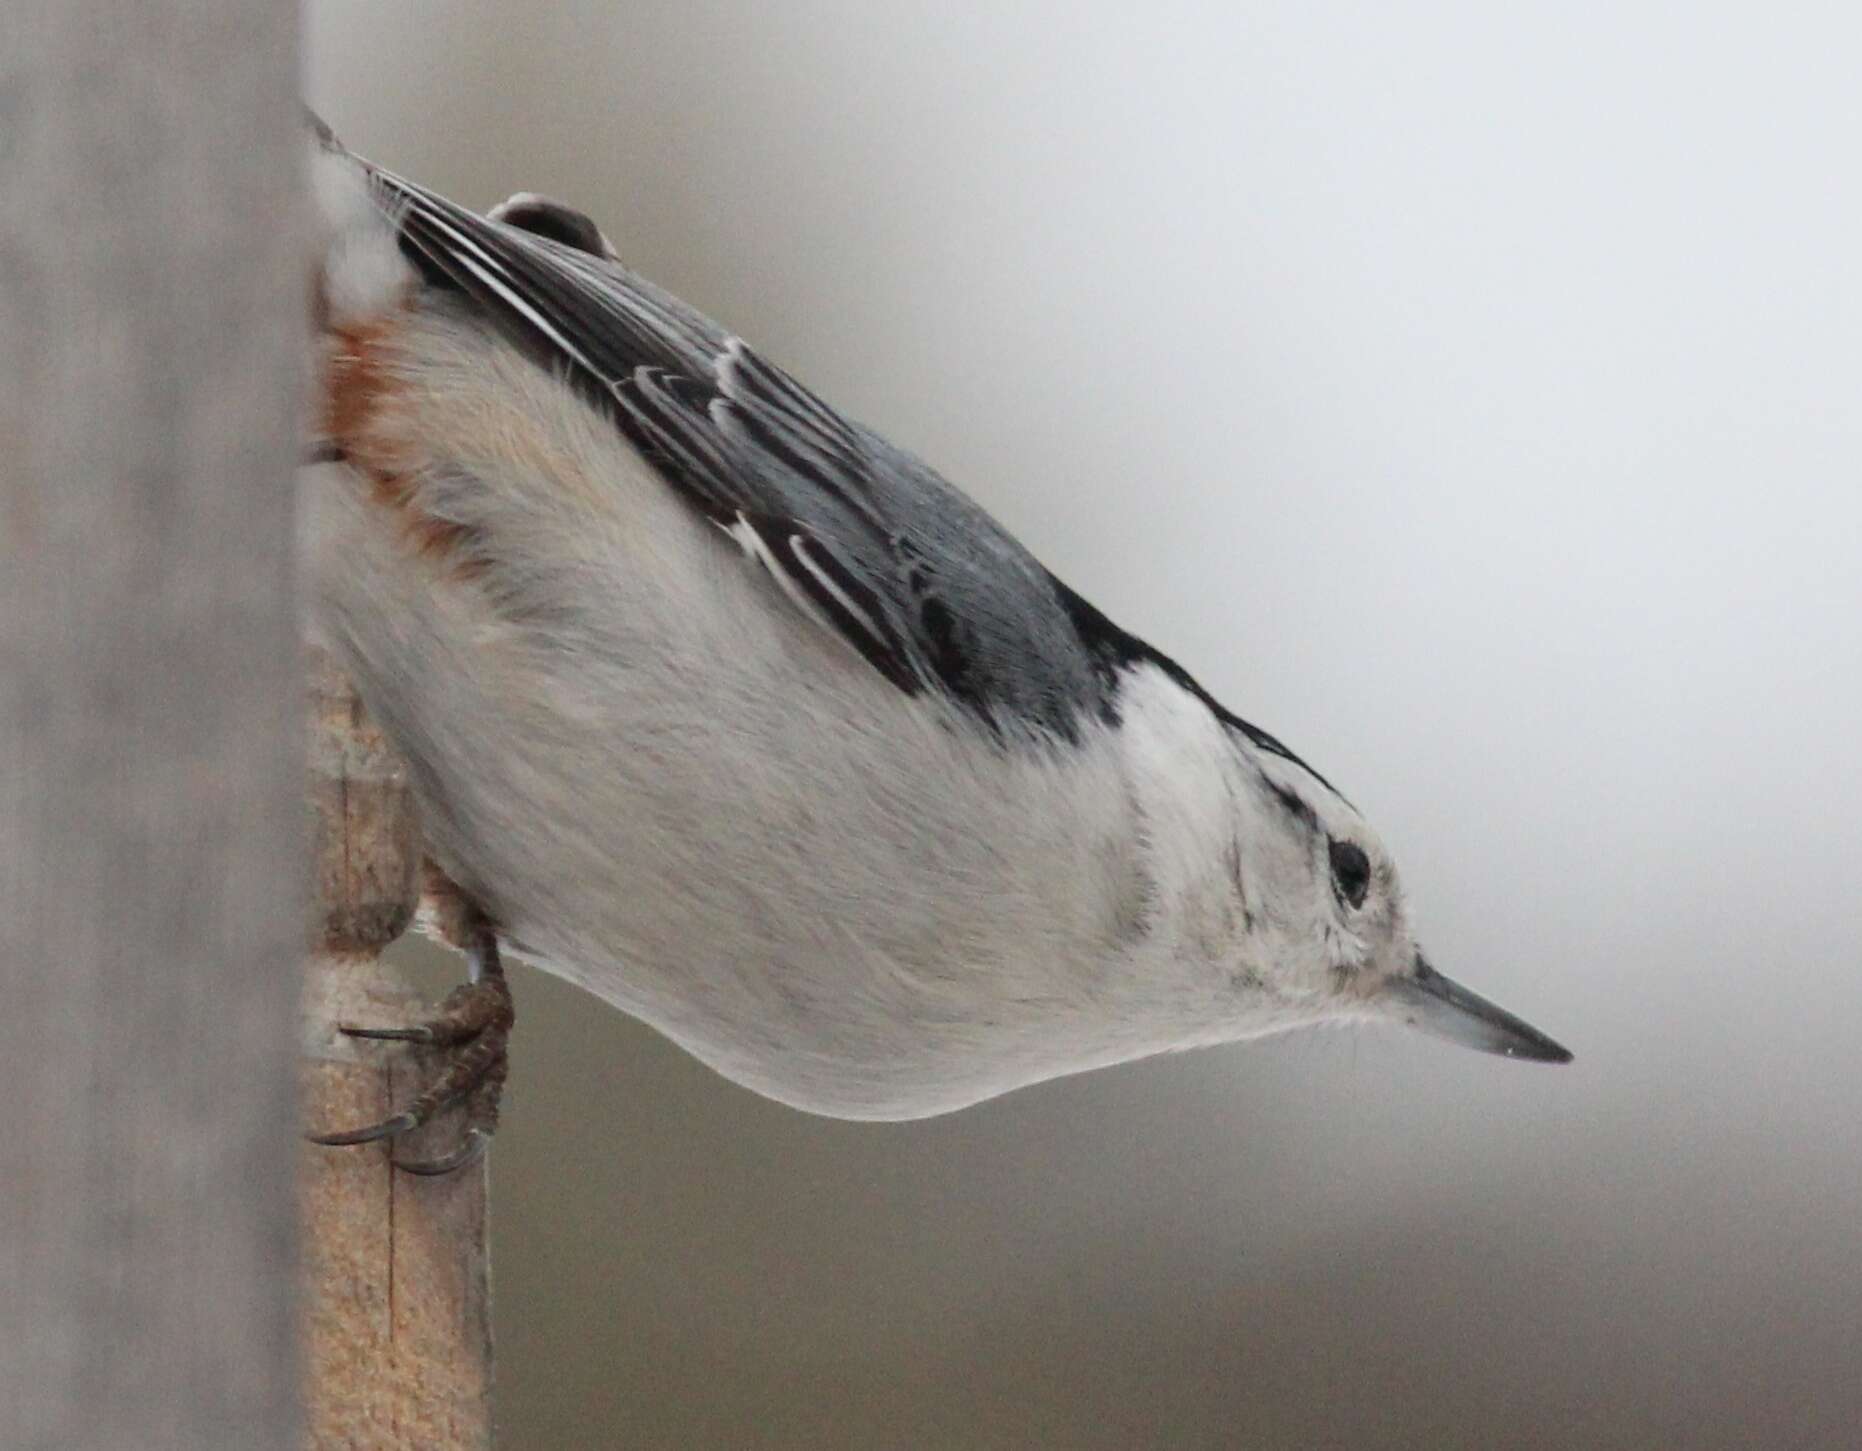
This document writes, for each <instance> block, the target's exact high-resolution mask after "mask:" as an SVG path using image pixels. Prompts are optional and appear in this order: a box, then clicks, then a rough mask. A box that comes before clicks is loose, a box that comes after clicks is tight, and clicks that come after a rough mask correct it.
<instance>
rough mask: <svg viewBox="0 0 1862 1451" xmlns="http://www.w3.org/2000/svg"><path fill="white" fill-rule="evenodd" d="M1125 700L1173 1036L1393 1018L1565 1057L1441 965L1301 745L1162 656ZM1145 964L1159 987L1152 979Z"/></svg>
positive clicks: (1204, 1039) (1524, 1051)
mask: <svg viewBox="0 0 1862 1451" xmlns="http://www.w3.org/2000/svg"><path fill="white" fill-rule="evenodd" d="M1122 704H1123V705H1124V707H1125V711H1124V717H1123V719H1124V740H1125V744H1126V748H1127V754H1126V761H1127V768H1128V771H1129V780H1130V784H1131V788H1132V791H1133V803H1134V806H1135V808H1136V810H1137V811H1138V813H1139V815H1140V817H1141V818H1142V826H1141V829H1140V833H1139V835H1140V837H1141V839H1142V840H1143V841H1144V843H1145V849H1144V853H1143V856H1144V861H1145V877H1146V883H1147V885H1146V897H1147V900H1148V901H1149V902H1150V903H1151V904H1152V906H1153V907H1154V908H1155V909H1156V910H1155V911H1154V912H1153V913H1152V914H1151V921H1152V923H1153V925H1154V928H1155V932H1154V935H1153V936H1152V938H1151V940H1152V942H1153V944H1154V945H1155V946H1157V947H1159V948H1161V949H1162V950H1163V954H1164V959H1163V960H1164V962H1165V963H1167V964H1171V965H1172V966H1171V967H1170V969H1169V970H1170V971H1172V972H1173V973H1174V974H1175V976H1174V978H1173V981H1175V983H1176V984H1177V986H1178V987H1179V988H1181V989H1182V991H1181V992H1180V993H1172V994H1163V995H1160V996H1161V997H1162V998H1164V999H1165V1001H1166V1003H1167V1004H1168V1006H1166V1008H1165V1011H1166V1013H1167V1014H1168V1015H1169V1016H1168V1019H1167V1021H1166V1023H1165V1030H1166V1032H1167V1033H1174V1034H1176V1038H1175V1041H1177V1042H1178V1043H1181V1044H1183V1045H1186V1046H1187V1045H1189V1044H1192V1043H1199V1042H1200V1043H1210V1042H1226V1041H1233V1040H1234V1039H1236V1038H1246V1037H1255V1036H1258V1035H1260V1034H1263V1033H1271V1032H1275V1031H1278V1030H1279V1029H1282V1028H1293V1027H1299V1026H1302V1025H1304V1024H1310V1023H1341V1022H1353V1021H1357V1022H1375V1021H1384V1022H1398V1023H1406V1024H1409V1025H1410V1026H1413V1027H1416V1028H1420V1029H1422V1030H1423V1031H1424V1032H1427V1033H1432V1034H1434V1035H1436V1036H1437V1037H1441V1038H1446V1039H1448V1040H1450V1041H1451V1042H1455V1043H1460V1044H1463V1045H1465V1046H1467V1047H1470V1048H1478V1049H1481V1050H1482V1051H1484V1052H1488V1053H1498V1054H1501V1055H1503V1056H1505V1057H1509V1058H1524V1059H1529V1060H1533V1061H1537V1062H1541V1063H1564V1062H1567V1061H1569V1059H1570V1057H1571V1055H1570V1054H1569V1053H1567V1052H1566V1051H1565V1050H1564V1049H1563V1048H1561V1047H1560V1046H1559V1045H1558V1044H1556V1043H1554V1042H1553V1041H1552V1040H1551V1039H1550V1038H1548V1037H1546V1036H1545V1035H1544V1034H1543V1033H1541V1032H1539V1031H1538V1030H1537V1029H1535V1028H1532V1027H1529V1026H1528V1025H1527V1024H1525V1023H1523V1022H1521V1021H1520V1020H1519V1019H1518V1018H1516V1017H1514V1016H1513V1015H1512V1014H1511V1013H1508V1012H1506V1011H1504V1010H1503V1009H1501V1008H1499V1007H1496V1006H1495V1005H1494V1004H1492V1003H1490V1002H1488V1001H1487V1000H1486V999H1485V998H1482V997H1480V996H1478V995H1476V994H1475V993H1472V992H1469V991H1468V990H1467V989H1466V988H1464V987H1462V986H1461V985H1460V984H1459V983H1456V982H1454V981H1452V980H1451V979H1449V978H1447V977H1444V976H1443V975H1442V974H1441V973H1439V972H1437V971H1436V970H1435V969H1434V968H1433V967H1431V966H1430V965H1429V962H1428V960H1427V959H1426V958H1425V957H1424V956H1423V953H1422V950H1421V948H1420V947H1419V946H1418V944H1417V941H1416V935H1415V933H1414V931H1413V930H1412V929H1411V926H1410V917H1409V907H1408V903H1407V901H1406V899H1405V897H1404V894H1403V885H1402V880H1401V878H1400V877H1399V876H1398V874H1397V869H1396V864H1395V863H1394V862H1393V861H1392V860H1391V857H1390V853H1389V852H1388V851H1387V850H1386V849H1385V847H1384V844H1383V842H1382V841H1381V840H1380V839H1379V837H1378V835H1377V833H1376V832H1375V831H1373V830H1372V829H1371V826H1370V823H1368V822H1367V821H1366V820H1365V819H1364V817H1363V816H1362V815H1360V814H1359V812H1358V810H1357V808H1356V807H1354V806H1353V805H1352V804H1351V803H1350V802H1349V801H1347V800H1346V799H1345V797H1344V796H1342V795H1341V794H1340V793H1339V792H1338V791H1337V790H1335V789H1334V788H1333V787H1332V785H1331V783H1330V782H1328V781H1327V780H1326V779H1325V778H1324V777H1323V776H1321V775H1320V774H1319V773H1318V772H1317V771H1315V770H1313V769H1312V768H1311V767H1310V766H1308V765H1306V763H1305V762H1303V761H1302V760H1300V758H1299V757H1298V756H1296V755H1295V754H1294V753H1293V752H1292V751H1290V750H1288V749H1287V748H1286V747H1285V746H1284V745H1282V744H1281V743H1280V742H1279V741H1277V740H1275V739H1274V738H1273V737H1272V736H1270V735H1268V734H1267V733H1266V732H1265V731H1262V730H1260V729H1258V728H1256V727H1254V726H1252V725H1249V724H1248V723H1247V722H1246V721H1243V720H1241V719H1240V718H1239V717H1237V716H1235V715H1233V714H1231V713H1230V712H1228V711H1227V710H1225V709H1223V708H1222V707H1221V706H1220V705H1218V704H1217V703H1216V702H1215V701H1214V699H1213V698H1211V697H1210V696H1209V695H1208V693H1207V692H1206V691H1204V690H1203V689H1202V688H1201V687H1200V686H1198V685H1197V684H1196V683H1195V681H1194V680H1192V679H1191V678H1190V677H1189V676H1188V675H1187V674H1185V673H1184V672H1183V671H1181V670H1178V669H1177V668H1176V667H1175V666H1173V665H1171V664H1170V663H1169V662H1168V661H1163V660H1161V659H1160V660H1158V661H1157V662H1156V663H1155V664H1154V665H1153V666H1152V668H1150V669H1147V670H1140V671H1136V672H1134V673H1133V675H1132V676H1131V677H1130V679H1129V681H1128V683H1127V687H1126V690H1125V693H1124V695H1123V697H1122ZM1138 970H1139V986H1140V987H1141V988H1142V989H1143V990H1144V991H1145V992H1146V993H1152V992H1154V991H1155V986H1156V982H1157V979H1156V978H1155V977H1152V976H1151V975H1150V974H1151V972H1152V971H1153V969H1152V968H1147V967H1145V966H1144V965H1143V964H1140V965H1139V969H1138ZM1196 1024H1200V1025H1201V1026H1200V1028H1198V1027H1195V1026H1193V1025H1196Z"/></svg>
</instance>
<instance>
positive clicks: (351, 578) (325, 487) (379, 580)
mask: <svg viewBox="0 0 1862 1451" xmlns="http://www.w3.org/2000/svg"><path fill="white" fill-rule="evenodd" d="M399 347H400V357H401V362H400V364H399V366H398V368H397V375H398V377H399V378H400V381H401V384H402V385H403V388H404V390H405V392H404V395H403V396H404V397H405V399H406V400H407V401H406V403H405V404H404V405H403V406H400V407H398V409H397V411H395V412H394V413H393V415H392V417H391V418H389V419H388V420H387V421H385V422H384V423H382V424H381V425H380V429H379V430H378V432H379V433H380V434H381V435H383V436H381V437H378V438H377V440H376V442H377V443H379V444H381V446H382V447H383V448H384V449H388V448H389V447H390V445H391V446H392V451H393V452H395V455H396V457H398V458H400V459H402V460H407V459H412V460H415V461H416V465H417V466H416V467H415V468H413V469H412V470H411V472H410V475H409V477H411V478H412V480H413V486H414V494H413V496H412V505H411V506H412V507H414V508H416V509H418V510H420V511H424V513H425V514H426V515H428V516H431V517H433V518H436V519H439V520H443V521H444V522H445V523H446V524H447V525H448V526H449V527H452V528H454V529H455V530H456V531H458V537H459V538H460V539H464V540H469V541H473V544H472V545H471V547H472V548H475V549H477V550H478V552H479V554H480V555H481V556H482V557H481V558H478V559H477V561H476V562H475V563H472V562H468V561H462V560H456V559H448V558H447V557H445V556H444V554H441V555H439V556H437V557H436V556H435V555H434V554H433V553H432V552H431V551H429V552H428V553H425V554H422V553H419V552H416V551H414V550H412V549H411V548H410V547H409V545H408V542H407V536H406V533H405V531H404V530H403V529H402V528H400V527H399V526H398V525H397V523H396V520H395V518H394V516H393V515H392V513H391V512H390V511H389V510H387V509H385V508H384V507H383V506H382V505H381V504H380V503H378V502H376V501H375V500H374V499H372V498H371V497H370V491H369V489H368V487H367V486H366V485H365V484H364V483H363V481H362V480H361V479H360V478H359V477H358V476H357V475H356V474H354V473H352V472H351V471H350V470H349V469H347V468H343V467H336V468H322V469H317V470H311V471H307V474H306V480H305V486H306V493H307V498H306V509H305V514H306V517H307V519H308V520H309V522H310V533H309V537H308V543H309V556H310V573H311V577H312V580H313V583H314V587H315V602H316V616H317V621H318V624H319V626H320V628H321V630H322V631H323V633H325V634H326V635H327V637H328V638H329V640H330V642H331V643H332V645H333V646H334V647H335V648H336V649H337V650H338V651H339V652H340V654H341V655H342V657H343V658H344V659H345V660H346V662H347V664H348V665H349V667H350V669H351V670H352V672H353V673H354V675H355V678H356V680H357V683H358V686H359V688H360V689H361V691H362V693H363V696H364V698H365V699H366V700H367V701H368V703H369V705H370V708H371V709H372V710H373V711H374V712H375V713H376V714H377V715H378V717H379V718H380V719H381V720H382V722H383V724H384V726H385V727H386V728H387V729H388V730H389V731H390V733H391V734H392V735H393V736H394V737H395V739H396V740H397V741H398V742H399V743H400V744H401V746H402V747H403V749H404V750H405V751H406V752H407V753H408V755H409V757H410V758H411V760H412V764H413V766H414V771H415V778H416V783H417V789H418V792H419V795H420V797H421V801H422V805H423V808H424V810H425V814H426V829H427V832H428V836H429V844H430V849H431V850H432V852H433V853H434V855H435V856H436V858H437V859H438V860H440V862H441V863H442V865H444V866H445V867H446V868H447V869H448V870H449V871H450V872H451V873H452V874H453V875H454V876H455V877H456V878H457V879H458V880H459V881H460V883H461V885H462V886H464V887H466V888H467V889H468V890H469V891H471V892H473V893H475V894H476V895H477V896H479V897H480V899H481V900H482V901H483V902H484V903H485V904H486V905H487V906H488V907H489V908H490V910H491V911H492V912H493V914H494V915H495V916H496V917H497V918H498V919H499V920H500V921H501V922H502V923H503V924H504V925H505V927H506V929H507V931H508V932H509V934H510V936H511V938H512V939H513V940H514V941H515V942H516V943H518V944H520V945H521V946H523V947H525V948H527V949H529V950H530V951H531V952H532V953H534V954H535V955H536V956H537V957H538V959H539V960H541V961H542V962H543V963H544V964H545V965H547V966H549V967H551V968H552V969H553V970H555V971H557V972H559V973H561V974H562V975H563V976H565V977H568V978H570V979H572V980H573V981H576V982H578V983H580V984H582V985H583V986H585V987H587V988H589V989H590V990H591V991H593V992H595V993H597V994H598V995H600V996H601V997H603V998H605V999H607V1000H608V1001H609V1002H612V1003H614V1004H616V1005H618V1006H620V1007H622V1008H624V1009H626V1010H627V1011H629V1012H632V1013H635V1014H637V1015H638V1016H640V1017H642V1018H644V1019H646V1020H647V1021H648V1022H650V1023H653V1024H654V1025H655V1026H657V1027H659V1028H660V1029H662V1030H663V1031H664V1032H666V1033H667V1034H668V1035H670V1036H671V1037H673V1038H674V1039H676V1040H677V1041H679V1042H680V1043H682V1044H684V1045H685V1046H686V1047H688V1048H689V1049H690V1050H691V1051H692V1052H694V1053H695V1054H697V1055H698V1056H699V1057H701V1058H703V1059H704V1060H705V1061H707V1062H709V1063H711V1064H712V1065H713V1066H714V1067H716V1068H717V1069H719V1070H720V1071H721V1072H723V1073H725V1074H727V1075H728V1076H730V1077H732V1078H734V1079H737V1080H738V1081H740V1082H743V1083H745V1084H748V1085H749V1086H751V1087H753V1088H756V1089H758V1090H760V1091H762V1092H764V1093H767V1094H769V1095H771V1096H773V1097H776V1098H779V1099H783V1100H785V1101H787V1102H790V1103H793V1104H796V1105H798V1106H800V1107H804V1108H810V1109H815V1110H817V1111H822V1112H827V1113H834V1114H839V1115H845V1116H855V1117H909V1116H915V1115H919V1114H924V1113H931V1112H937V1111H941V1110H944V1109H948V1108H954V1107H958V1106H960V1105H962V1104H964V1103H968V1102H973V1101H975V1100H976V1099H979V1098H984V1097H988V1096H990V1095H991V1094H994V1093H998V1092H1001V1091H1003V1090H1004V1089H1006V1088H1010V1087H1014V1086H1017V1085H1018V1084H1021V1083H1026V1082H1031V1081H1035V1080H1037V1079H1041V1078H1046V1077H1051V1076H1054V1075H1055V1074H1058V1073H1063V1072H1068V1071H1072V1070H1074V1069H1077V1068H1082V1067H1087V1066H1092V1065H1093V1064H1094V1063H1099V1062H1107V1061H1114V1060H1116V1059H1118V1058H1125V1057H1131V1056H1135V1054H1136V1053H1139V1052H1143V1051H1150V1050H1151V1048H1154V1047H1156V1046H1161V1045H1159V1044H1156V1043H1152V1042H1150V1041H1149V1040H1148V1039H1147V1038H1145V1036H1144V1031H1143V1025H1142V1024H1136V1023H1132V1022H1130V1021H1129V1020H1128V1019H1127V1018H1123V1017H1121V1016H1120V1015H1117V1014H1112V1015H1108V1013H1107V1012H1106V1011H1104V1003H1103V999H1104V997H1105V995H1107V994H1109V993H1111V992H1112V991H1113V985H1112V984H1111V983H1110V980H1109V979H1110V975H1111V974H1114V973H1116V972H1120V971H1125V970H1127V969H1128V963H1127V962H1126V954H1127V953H1128V952H1129V950H1130V948H1131V945H1132V942H1133V938H1134V934H1136V933H1138V932H1140V931H1141V930H1142V927H1143V923H1142V921H1141V919H1142V917H1143V913H1144V900H1143V899H1144V896H1145V894H1146V892H1147V891H1148V890H1149V883H1148V878H1147V875H1146V872H1147V867H1146V866H1145V864H1144V863H1143V862H1142V861H1141V845H1140V843H1139V841H1138V838H1137V834H1136V831H1135V829H1134V823H1135V820H1136V815H1135V813H1134V809H1133V796H1132V793H1133V791H1134V789H1138V786H1139V785H1140V784H1141V783H1134V781H1133V779H1132V777H1131V775H1130V772H1129V771H1128V769H1127V767H1128V763H1127V761H1126V759H1125V753H1124V748H1123V746H1122V745H1121V742H1120V740H1119V732H1117V731H1114V730H1111V729H1108V728H1106V727H1103V726H1098V725H1091V726H1089V727H1088V729H1087V731H1086V735H1085V738H1084V740H1083V741H1082V742H1081V743H1080V744H1078V745H1062V746H1056V747H1054V748H1052V749H1045V750H1043V749H1035V748H1033V747H1030V746H1028V745H1025V744H1023V745H1020V746H1017V747H1014V748H1007V749H1005V748H1004V747H1003V746H1002V745H1001V744H1000V743H999V742H998V741H997V740H996V739H995V738H994V737H992V736H991V735H990V734H989V733H988V732H987V731H985V730H983V729H982V728H980V727H979V726H978V724H977V723H976V722H975V721H974V720H973V719H970V718H967V717H964V716H962V715H960V714H959V713H957V712H956V711H954V710H953V709H951V708H949V707H947V706H943V705H941V704H940V703H938V702H937V701H936V700H934V699H932V698H931V697H928V696H919V697H908V696H906V695H904V694H902V693H901V692H899V691H898V690H897V689H895V688H894V687H893V686H892V685H890V684H889V683H887V682H886V681H885V680H883V679H882V678H881V677H880V676H879V675H878V674H877V673H876V672H875V671H873V670H872V669H871V668H870V667H869V666H868V665H867V664H866V663H865V662H864V661H862V660H861V659H860V658H859V657H858V656H857V655H856V654H855V653H854V652H853V651H852V650H851V649H849V648H848V647H846V646H845V645H844V644H842V643H841V642H840V640H839V639H838V638H837V637H836V636H834V635H832V634H831V633H829V632H828V631H826V630H824V629H822V628H821V627H820V626H818V625H817V624H815V623H814V622H812V621H811V620H809V619H808V618H807V617H806V616H805V615H804V614H803V613H802V612H800V611H799V610H797V609H795V608H794V607H793V606H792V604H791V603H790V602H789V601H788V600H787V599H785V598H784V597H783V596H782V595H781V593H780V592H779V591H778V589H777V588H776V587H775V585H774V584H773V583H772V581H771V580H770V579H769V577H768V576H767V575H766V574H765V573H763V572H762V571H760V570H758V569H757V568H756V567H755V566H754V564H752V563H751V562H748V561H746V560H745V558H744V557H743V555H742V553H741V552H740V551H739V549H738V548H737V547H736V546H735V545H734V544H733V543H732V541H731V540H729V539H728V538H726V537H724V535H723V534H722V533H720V532H719V531H718V530H717V529H715V528H713V527H711V526H710V525H708V524H706V523H704V522H703V521H702V520H700V519H698V518H697V517H696V515H694V514H693V513H692V511H690V510H689V509H688V508H687V506H686V505H685V504H684V503H683V502H682V501H680V500H679V499H678V498H677V497H676V496H675V495H674V494H673V493H672V491H671V490H670V489H669V488H667V487H666V485H665V484H664V483H662V482H661V481H660V480H659V479H658V478H657V477H656V476H655V475H654V474H653V473H652V471H651V470H650V469H649V468H648V467H647V466H646V465H645V464H644V463H643V462H642V461H641V460H640V459H639V458H638V456H637V455H635V454H634V453H633V451H632V450H631V449H630V448H629V447H628V446H627V445H626V443H625V442H624V440H623V439H621V437H620V436H619V434H618V433H617V432H616V431H615V430H614V429H613V428H612V427H611V426H610V425H608V424H607V423H606V422H605V421H604V420H602V419H601V418H599V417H598V416H597V415H595V414H594V413H593V412H591V411H590V410H589V409H587V408H585V407H584V406H582V405H581V404H580V403H579V402H577V401H576V400H575V399H574V397H573V396H572V395H571V394H570V393H569V392H568V391H567V390H566V389H563V388H561V387H560V386H559V385H557V384H555V383H554V382H553V381H551V380H550V379H548V378H546V377H544V376H543V375H542V374H541V373H540V372H539V371H538V370H536V369H535V368H533V367H531V366H530V365H529V364H528V363H526V362H524V361H523V360H521V359H519V358H517V357H515V356H514V355H512V354H511V353H509V352H508V351H507V350H505V349H503V348H502V347H500V346H498V345H495V344H489V343H488V342H487V341H486V340H485V339H484V338H483V337H482V336H481V335H479V334H477V333H476V332H474V331H472V330H471V328H470V325H469V324H467V323H464V322H460V321H457V320H450V319H448V318H447V317H445V316H444V315H434V316H422V317H419V318H417V319H415V321H414V322H413V323H412V324H411V325H410V327H409V328H408V329H406V330H405V331H404V332H403V334H402V336H401V340H400V344H399ZM387 435H392V436H391V437H388V436H387ZM461 547H462V548H463V547H466V546H461ZM1175 784H1176V783H1173V787H1174V785H1175ZM1109 1017H1110V1020H1108V1019H1109Z"/></svg>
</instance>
